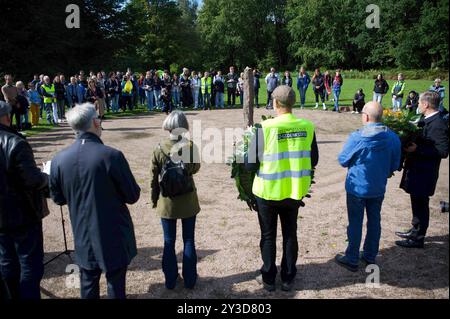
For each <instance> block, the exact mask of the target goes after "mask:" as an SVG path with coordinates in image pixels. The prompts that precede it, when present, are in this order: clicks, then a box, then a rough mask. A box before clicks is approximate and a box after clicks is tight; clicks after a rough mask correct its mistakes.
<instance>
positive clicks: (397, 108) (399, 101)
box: [392, 97, 403, 112]
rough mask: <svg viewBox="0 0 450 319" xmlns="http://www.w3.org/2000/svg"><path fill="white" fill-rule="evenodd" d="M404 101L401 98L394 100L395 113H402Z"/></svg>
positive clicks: (393, 108)
mask: <svg viewBox="0 0 450 319" xmlns="http://www.w3.org/2000/svg"><path fill="white" fill-rule="evenodd" d="M402 101H403V99H402V98H401V97H398V98H392V110H393V111H394V112H397V111H400V110H401V109H402Z"/></svg>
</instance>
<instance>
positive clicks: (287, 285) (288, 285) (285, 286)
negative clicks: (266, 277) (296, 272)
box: [281, 280, 294, 291]
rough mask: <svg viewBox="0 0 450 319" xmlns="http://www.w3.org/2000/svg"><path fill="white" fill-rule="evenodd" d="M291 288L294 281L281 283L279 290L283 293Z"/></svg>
mask: <svg viewBox="0 0 450 319" xmlns="http://www.w3.org/2000/svg"><path fill="white" fill-rule="evenodd" d="M292 288H294V280H291V281H289V282H283V283H281V290H283V291H291V290H292Z"/></svg>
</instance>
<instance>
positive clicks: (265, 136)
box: [245, 85, 319, 291]
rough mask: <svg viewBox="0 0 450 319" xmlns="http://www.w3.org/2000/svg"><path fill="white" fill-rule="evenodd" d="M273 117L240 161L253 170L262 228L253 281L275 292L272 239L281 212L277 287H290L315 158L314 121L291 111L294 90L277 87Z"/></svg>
mask: <svg viewBox="0 0 450 319" xmlns="http://www.w3.org/2000/svg"><path fill="white" fill-rule="evenodd" d="M272 99H273V108H274V110H275V112H276V115H277V116H276V118H274V119H269V120H266V121H264V122H262V128H260V129H258V130H257V133H256V134H255V137H254V138H253V139H252V141H251V143H250V146H249V152H248V155H247V156H246V158H245V166H246V169H247V170H249V171H254V172H256V176H255V180H254V182H253V194H254V195H255V197H256V205H257V210H258V219H259V225H260V228H261V242H260V247H261V255H262V260H263V266H262V267H261V276H258V277H257V281H258V282H259V283H261V284H262V285H263V287H264V288H265V289H266V290H268V291H274V290H275V289H276V287H275V278H276V275H277V267H276V264H275V260H276V238H277V234H276V233H277V220H278V216H280V221H281V230H282V232H283V258H282V262H281V280H282V286H281V289H282V290H284V291H289V290H291V289H292V287H293V283H294V279H295V276H296V274H297V267H296V263H297V257H298V243H297V217H298V210H299V208H300V206H302V205H303V202H302V199H303V198H304V197H305V196H306V195H307V194H308V192H309V190H310V186H311V179H312V172H313V169H314V167H315V166H316V165H317V163H318V161H319V151H318V147H317V142H316V137H315V133H314V125H313V124H312V123H311V122H310V121H307V120H305V119H301V118H298V117H296V116H294V115H293V114H292V108H293V106H294V104H295V92H294V90H293V89H292V88H291V87H289V86H285V85H282V86H279V87H277V88H276V89H275V90H274V91H273V93H272Z"/></svg>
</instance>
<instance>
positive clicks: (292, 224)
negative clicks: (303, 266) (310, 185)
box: [256, 198, 300, 285]
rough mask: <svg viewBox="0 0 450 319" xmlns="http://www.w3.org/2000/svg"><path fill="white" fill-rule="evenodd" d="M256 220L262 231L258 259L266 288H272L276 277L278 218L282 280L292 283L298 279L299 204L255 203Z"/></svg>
mask: <svg viewBox="0 0 450 319" xmlns="http://www.w3.org/2000/svg"><path fill="white" fill-rule="evenodd" d="M256 201H257V204H258V209H259V212H258V219H259V225H260V228H261V241H260V248H261V256H262V260H263V266H262V267H261V274H262V276H263V280H264V282H265V283H267V284H270V285H271V284H274V283H275V278H276V275H277V266H276V264H275V260H276V255H277V244H276V240H277V221H278V216H280V221H281V231H282V233H283V257H282V259H281V280H282V281H283V282H291V281H292V280H293V279H294V278H295V276H296V275H297V266H296V264H297V258H298V242H297V217H298V209H299V207H300V202H299V201H295V200H292V199H286V200H283V201H267V200H264V199H261V198H257V199H256Z"/></svg>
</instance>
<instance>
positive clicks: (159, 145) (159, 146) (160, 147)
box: [158, 144, 171, 159]
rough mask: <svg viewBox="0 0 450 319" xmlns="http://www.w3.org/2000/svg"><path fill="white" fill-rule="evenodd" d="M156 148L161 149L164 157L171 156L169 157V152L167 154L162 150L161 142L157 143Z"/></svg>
mask: <svg viewBox="0 0 450 319" xmlns="http://www.w3.org/2000/svg"><path fill="white" fill-rule="evenodd" d="M158 148H159V150H160V151H161V153H162V154H163V155H164V156H165V157H167V158H169V159H170V158H171V157H170V153H169V155H167V154H166V153H165V152H164V151H163V149H162V146H161V144H158Z"/></svg>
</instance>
